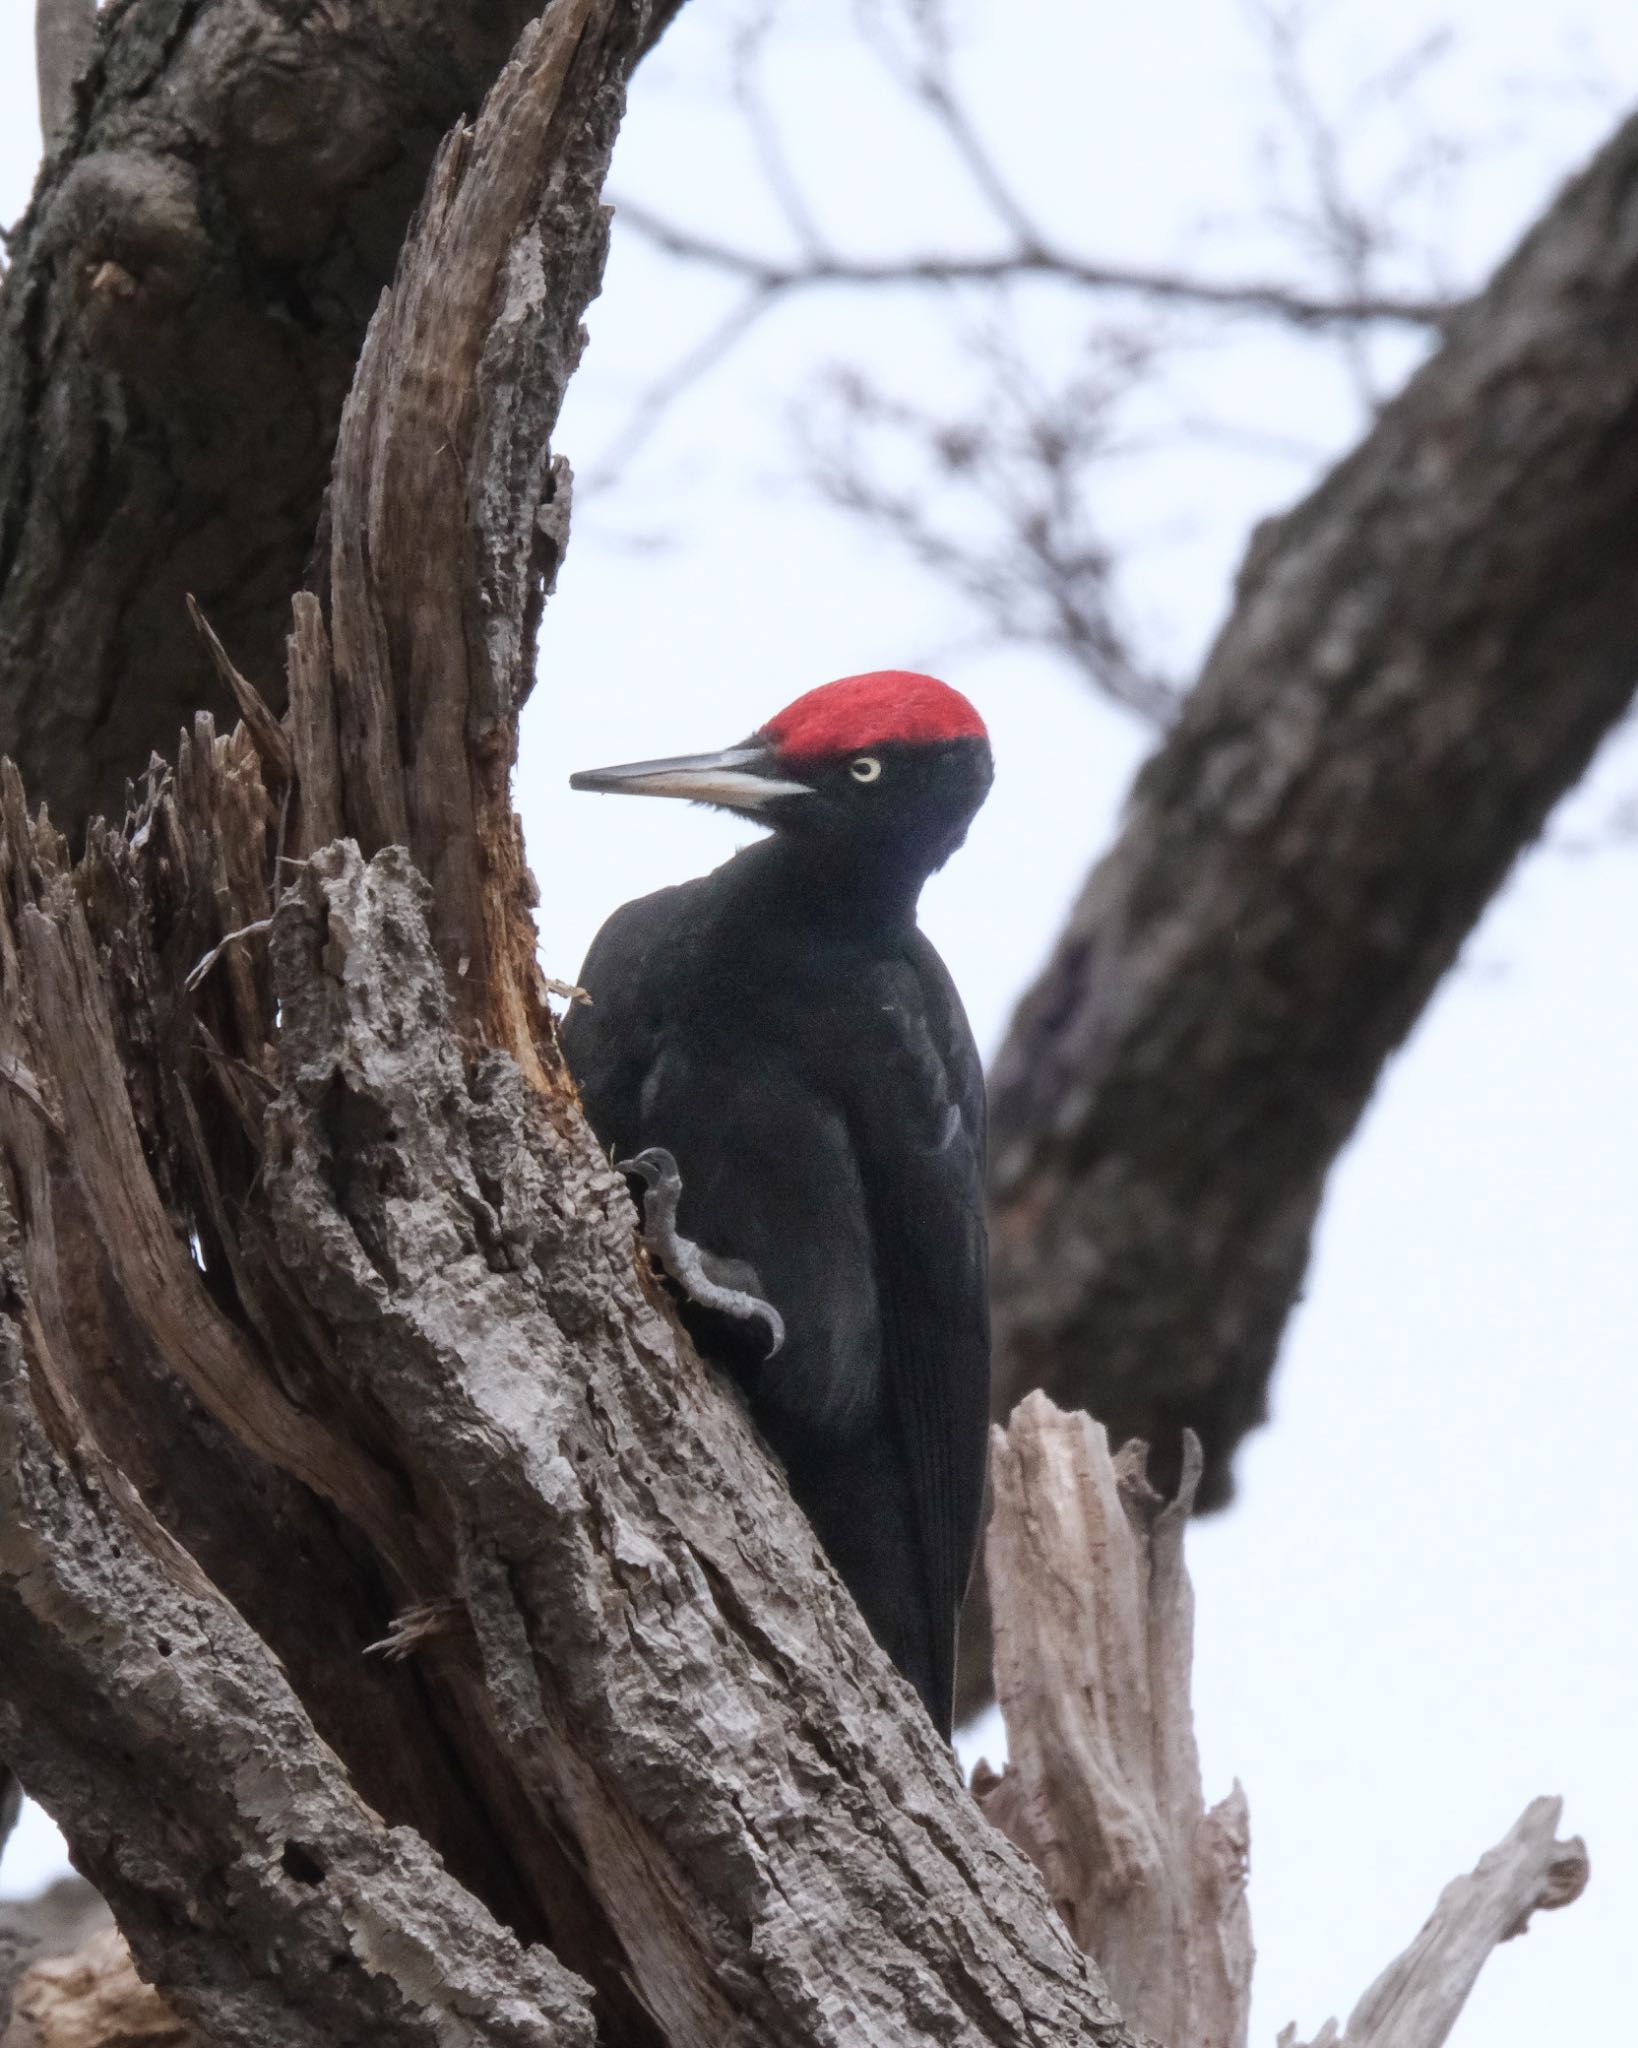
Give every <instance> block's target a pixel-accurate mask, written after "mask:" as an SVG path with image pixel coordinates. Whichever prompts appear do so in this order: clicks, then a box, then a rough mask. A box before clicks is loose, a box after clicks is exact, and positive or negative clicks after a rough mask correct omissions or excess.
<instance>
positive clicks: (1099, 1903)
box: [976, 1393, 1252, 2048]
mask: <svg viewBox="0 0 1638 2048" xmlns="http://www.w3.org/2000/svg"><path fill="white" fill-rule="evenodd" d="M991 1445H992V1451H991V1464H990V1471H991V1483H992V1486H993V1490H994V1507H993V1511H992V1514H991V1520H990V1526H989V1534H988V1537H987V1540H986V1545H985V1553H984V1562H985V1571H986V1573H987V1575H988V1578H989V1587H990V1597H991V1601H992V1604H993V1609H994V1615H995V1685H996V1698H997V1700H998V1702H999V1704H1000V1707H1001V1712H1002V1717H1003V1719H1004V1721H1005V1723H1006V1729H1007V1746H1008V1757H1009V1761H1008V1765H1007V1769H1006V1773H1005V1775H1004V1776H1002V1777H1000V1778H995V1777H994V1776H993V1774H992V1775H991V1777H990V1778H989V1779H988V1780H987V1781H986V1783H985V1784H984V1785H983V1786H982V1787H979V1788H976V1789H979V1790H980V1796H981V1799H982V1803H983V1806H984V1810H985V1812H986V1813H987V1814H988V1815H989V1817H990V1819H991V1820H993V1821H994V1822H995V1824H996V1825H997V1826H998V1827H999V1828H1001V1829H1002V1830H1003V1832H1004V1833H1006V1834H1007V1835H1009V1836H1010V1837H1011V1839H1012V1840H1013V1841H1015V1842H1016V1843H1017V1844H1018V1846H1019V1847H1020V1848H1021V1849H1023V1850H1024V1852H1025V1853H1026V1855H1028V1856H1029V1857H1030V1858H1031V1859H1032V1861H1033V1862H1034V1863H1035V1864H1036V1865H1037V1866H1038V1868H1039V1869H1040V1870H1041V1871H1042V1873H1043V1875H1044V1876H1045V1878H1046V1881H1047V1888H1048V1890H1049V1891H1050V1892H1051V1894H1052V1898H1053V1902H1054V1904H1055V1905H1056V1906H1057V1908H1058V1910H1059V1912H1060V1913H1061V1914H1062V1915H1063V1917H1064V1919H1065V1921H1066V1922H1067V1924H1068V1925H1069V1927H1070V1928H1071V1930H1072V1931H1073V1933H1074V1935H1075V1939H1076V1940H1077V1941H1078V1942H1079V1943H1080V1944H1081V1946H1082V1947H1083V1948H1087V1949H1089V1950H1090V1951H1091V1952H1092V1953H1093V1954H1094V1955H1095V1956H1096V1957H1097V1959H1098V1965H1099V1967H1100V1969H1101V1970H1102V1971H1103V1973H1104V1975H1105V1977H1106V1978H1107V1980H1108V1983H1109V1988H1110V1990H1111V1991H1112V1992H1113V1994H1114V1996H1115V1999H1116V2001H1117V2003H1118V2004H1119V2005H1120V2008H1121V2010H1122V2012H1124V2013H1125V2014H1127V2016H1128V2017H1129V2018H1130V2019H1131V2020H1132V2021H1133V2022H1134V2023H1136V2024H1139V2025H1141V2026H1143V2027H1145V2028H1146V2029H1148V2031H1149V2032H1150V2033H1152V2034H1154V2035H1155V2036H1156V2037H1157V2038H1158V2039H1159V2040H1161V2041H1163V2042H1166V2043H1168V2044H1169V2048H1242V2044H1243V2043H1244V2041H1245V2039H1246V2028H1247V2020H1248V2012H1249V2005H1250V1996H1251V1964H1252V1945H1251V1922H1250V1916H1249V1913H1248V1911H1247V1907H1246V1896H1245V1891H1246V1858H1247V1853H1248V1847H1249V1824H1248V1819H1247V1813H1246V1803H1245V1796H1244V1794H1243V1793H1242V1792H1241V1790H1240V1788H1239V1786H1238V1785H1236V1786H1235V1787H1234V1789H1233V1791H1232V1792H1231V1793H1230V1794H1229V1796H1228V1797H1227V1798H1226V1799H1225V1800H1223V1801H1222V1802H1221V1803H1220V1804H1219V1805H1217V1806H1215V1807H1212V1808H1211V1809H1209V1810H1208V1809H1207V1808H1206V1806H1205V1804H1204V1800H1203V1798H1202V1794H1201V1788H1200V1761H1199V1756H1198V1753H1197V1751H1196V1748H1195V1740H1194V1720H1193V1708H1192V1704H1191V1700H1190V1674H1191V1665H1192V1657H1193V1628H1194V1597H1193V1593H1192V1591H1191V1589H1190V1586H1189V1581H1188V1575H1187V1573H1186V1571H1185V1570H1184V1566H1183V1526H1184V1523H1185V1521H1186V1519H1187V1516H1188V1512H1189V1508H1190V1506H1191V1504H1192V1499H1193V1492H1194V1486H1195V1484H1196V1482H1197V1480H1198V1477H1199V1448H1198V1446H1197V1445H1192V1443H1191V1447H1190V1450H1189V1453H1188V1458H1187V1464H1186V1468H1185V1475H1184V1482H1183V1488H1182V1490H1181V1492H1180V1493H1179V1494H1178V1496H1177V1497H1176V1499H1174V1500H1172V1501H1169V1502H1166V1501H1162V1500H1161V1498H1160V1496H1159V1495H1158V1494H1157V1493H1156V1492H1155V1491H1154V1489H1153V1488H1152V1487H1151V1486H1150V1485H1149V1484H1148V1482H1147V1480H1146V1479H1145V1478H1144V1474H1143V1464H1144V1458H1145V1455H1146V1453H1145V1450H1144V1446H1142V1445H1141V1444H1129V1445H1127V1446H1126V1447H1125V1448H1124V1449H1123V1450H1122V1451H1121V1453H1120V1454H1119V1455H1118V1456H1117V1457H1113V1458H1112V1457H1111V1456H1110V1454H1109V1443H1108V1437H1107V1435H1106V1433H1105V1432H1104V1430H1103V1428H1102V1427H1101V1425H1099V1424H1098V1423H1095V1422H1094V1421H1092V1419H1091V1418H1090V1417H1089V1416H1087V1415H1085V1414H1082V1413H1079V1412H1074V1413H1067V1414H1066V1413H1065V1412H1064V1411H1062V1410H1061V1409H1058V1408H1056V1407H1055V1406H1054V1405H1053V1403H1052V1402H1051V1401H1050V1400H1049V1399H1048V1398H1047V1396H1046V1395H1045V1394H1041V1393H1035V1394H1031V1395H1029V1396H1028V1398H1027V1399H1026V1400H1024V1401H1023V1402H1021V1403H1020V1405H1019V1407H1018V1408H1017V1410H1016V1411H1015V1412H1014V1414H1013V1417H1012V1421H1011V1423H1010V1424H1009V1425H1008V1427H1007V1428H1006V1429H1005V1430H1002V1429H996V1430H995V1431H994V1432H993V1433H992V1437H991Z"/></svg>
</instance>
